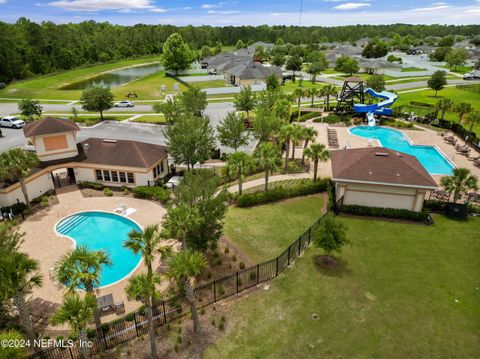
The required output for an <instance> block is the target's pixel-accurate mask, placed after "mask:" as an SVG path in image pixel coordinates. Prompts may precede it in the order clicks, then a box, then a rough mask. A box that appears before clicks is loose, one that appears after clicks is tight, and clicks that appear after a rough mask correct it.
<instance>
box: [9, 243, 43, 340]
mask: <svg viewBox="0 0 480 359" xmlns="http://www.w3.org/2000/svg"><path fill="white" fill-rule="evenodd" d="M39 268H40V263H39V262H38V261H37V260H35V259H33V258H30V257H29V256H28V255H27V254H26V253H21V252H11V253H9V254H8V255H3V256H2V257H1V258H0V288H1V292H2V294H3V295H4V296H5V298H11V299H13V304H14V305H15V307H16V309H17V311H18V316H19V319H20V325H21V326H22V328H23V330H24V331H25V333H26V334H27V337H28V339H29V340H30V343H33V341H34V340H35V332H34V330H33V324H32V319H31V318H30V309H29V308H28V305H27V300H26V297H27V295H28V294H30V293H31V292H32V290H33V289H34V288H39V287H41V286H42V276H41V274H40V273H39Z"/></svg>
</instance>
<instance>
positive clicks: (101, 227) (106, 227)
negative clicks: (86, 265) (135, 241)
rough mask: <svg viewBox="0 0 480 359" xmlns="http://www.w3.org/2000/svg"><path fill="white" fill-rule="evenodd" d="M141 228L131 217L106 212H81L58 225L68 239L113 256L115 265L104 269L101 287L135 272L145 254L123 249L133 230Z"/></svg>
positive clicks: (58, 230)
mask: <svg viewBox="0 0 480 359" xmlns="http://www.w3.org/2000/svg"><path fill="white" fill-rule="evenodd" d="M133 229H135V230H137V231H138V230H141V228H140V227H139V226H138V225H137V224H136V223H135V222H133V221H131V220H130V219H128V218H125V217H122V216H119V215H116V214H113V213H106V212H80V213H77V214H74V215H71V216H69V217H67V218H65V219H63V220H62V221H60V222H59V223H58V224H57V227H56V230H57V232H58V233H60V234H62V235H65V236H68V237H70V238H72V239H73V240H75V241H76V242H77V246H81V245H85V246H87V247H88V248H89V249H91V250H99V249H103V250H105V251H106V252H107V253H108V254H109V255H110V260H111V261H112V265H111V266H109V267H108V266H104V267H103V269H102V275H101V279H100V286H105V285H108V284H112V283H114V282H116V281H119V280H121V279H122V278H124V277H125V276H127V275H128V274H129V273H130V272H131V271H133V270H134V269H135V267H136V266H137V265H138V263H139V262H140V259H141V255H135V254H134V253H133V252H132V251H131V250H129V249H127V248H124V247H123V242H124V241H125V240H126V239H127V238H128V233H129V232H130V231H131V230H133Z"/></svg>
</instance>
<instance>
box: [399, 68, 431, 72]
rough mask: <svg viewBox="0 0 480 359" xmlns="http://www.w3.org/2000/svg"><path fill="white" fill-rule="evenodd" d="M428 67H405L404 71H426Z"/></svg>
mask: <svg viewBox="0 0 480 359" xmlns="http://www.w3.org/2000/svg"><path fill="white" fill-rule="evenodd" d="M425 70H426V69H421V68H419V67H403V68H402V72H417V71H425Z"/></svg>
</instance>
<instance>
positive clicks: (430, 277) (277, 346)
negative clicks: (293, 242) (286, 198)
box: [204, 200, 480, 359]
mask: <svg viewBox="0 0 480 359" xmlns="http://www.w3.org/2000/svg"><path fill="white" fill-rule="evenodd" d="M299 201H302V200H299ZM282 206H284V204H283V203H279V204H276V205H272V206H270V211H271V212H272V215H271V214H270V211H269V210H268V209H266V208H265V209H263V213H262V214H264V213H267V215H268V216H269V219H270V218H272V217H273V213H276V212H277V211H278V209H277V208H276V207H282ZM300 208H302V205H301V204H299V206H298V209H300ZM310 211H311V206H309V205H308V204H307V203H305V205H304V206H303V211H302V212H303V213H309V212H310ZM287 218H288V217H287ZM434 219H435V225H432V226H424V225H420V224H402V223H393V222H387V221H380V220H372V219H352V218H342V221H343V222H344V223H345V224H346V225H347V226H348V237H349V238H350V239H351V241H352V242H353V244H352V245H351V246H350V247H346V248H345V249H344V251H343V252H342V254H341V255H340V256H339V258H340V260H339V266H338V268H336V269H335V270H329V271H326V270H323V269H320V268H319V267H318V265H317V264H316V262H315V258H316V255H318V254H320V253H321V251H320V250H319V249H316V248H310V249H309V250H308V251H307V252H306V253H305V254H304V256H303V257H301V258H299V259H297V260H296V261H295V263H294V264H293V266H292V267H291V268H290V269H288V270H287V271H286V272H285V273H284V274H281V275H280V277H279V278H277V279H274V280H273V281H272V282H271V283H270V289H269V290H259V291H257V292H255V293H252V294H251V295H249V296H248V297H244V298H241V299H239V300H238V301H236V302H235V303H233V304H231V305H230V306H229V308H228V309H227V313H226V334H225V336H224V337H222V338H220V339H219V340H218V341H217V342H216V343H215V344H214V345H213V346H212V347H210V348H209V349H208V350H207V351H206V353H205V354H204V358H206V359H210V358H237V359H238V358H302V359H303V358H356V359H367V358H368V359H370V358H389V359H405V358H409V359H423V358H436V359H443V358H445V359H447V358H472V359H473V358H478V357H480V348H479V346H478V343H479V341H480V334H479V333H480V306H478V300H479V298H480V288H479V282H478V273H480V261H479V260H478V253H479V251H480V246H479V243H480V242H479V239H480V235H479V233H480V218H471V219H469V222H468V223H464V222H457V221H453V220H448V219H446V218H444V217H440V216H435V217H434ZM248 220H249V221H250V222H246V221H245V222H243V223H242V226H243V228H244V229H245V230H247V231H251V233H254V235H255V236H256V241H258V242H261V243H262V246H260V249H261V248H262V247H267V246H270V245H272V244H273V245H275V246H277V245H278V246H279V247H280V245H279V244H278V242H281V241H282V242H283V241H284V239H283V236H282V237H280V238H279V240H278V242H277V241H276V240H275V237H274V236H273V235H270V231H272V230H274V231H275V232H276V233H280V234H282V233H283V232H285V231H290V230H291V228H290V227H291V224H290V223H288V222H286V221H281V220H277V221H276V227H275V228H274V229H272V228H271V227H269V226H265V227H263V228H261V227H260V226H259V225H258V224H257V222H256V221H254V219H252V218H251V217H249V218H248ZM227 222H228V221H227ZM307 223H308V221H304V222H303V223H302V224H303V225H304V226H307ZM254 229H255V232H253V230H254ZM298 230H299V231H300V228H299V229H298ZM292 234H293V233H292ZM244 242H245V241H239V242H236V243H238V244H239V245H240V246H241V247H242V248H249V247H247V246H245V244H244ZM285 242H289V241H285ZM282 245H283V243H282ZM250 250H251V249H250ZM313 313H315V314H317V315H318V316H319V319H318V320H312V314H313Z"/></svg>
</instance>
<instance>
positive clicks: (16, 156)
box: [0, 148, 39, 210]
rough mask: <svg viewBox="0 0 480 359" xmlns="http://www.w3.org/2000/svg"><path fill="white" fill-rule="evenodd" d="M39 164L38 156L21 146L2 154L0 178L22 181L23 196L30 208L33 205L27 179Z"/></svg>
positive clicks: (0, 158) (0, 155)
mask: <svg viewBox="0 0 480 359" xmlns="http://www.w3.org/2000/svg"><path fill="white" fill-rule="evenodd" d="M38 164H39V161H38V157H37V155H36V154H35V153H33V152H27V151H23V150H21V149H20V148H14V149H11V150H9V151H7V152H3V153H1V154H0V178H2V179H3V180H7V181H12V182H18V183H20V188H21V189H22V193H23V198H24V199H25V204H26V205H27V208H28V209H29V210H31V209H32V205H31V203H30V199H29V197H28V191H27V186H26V184H25V179H26V178H27V177H28V176H29V175H30V173H31V172H32V169H33V168H35V167H37V166H38Z"/></svg>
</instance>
